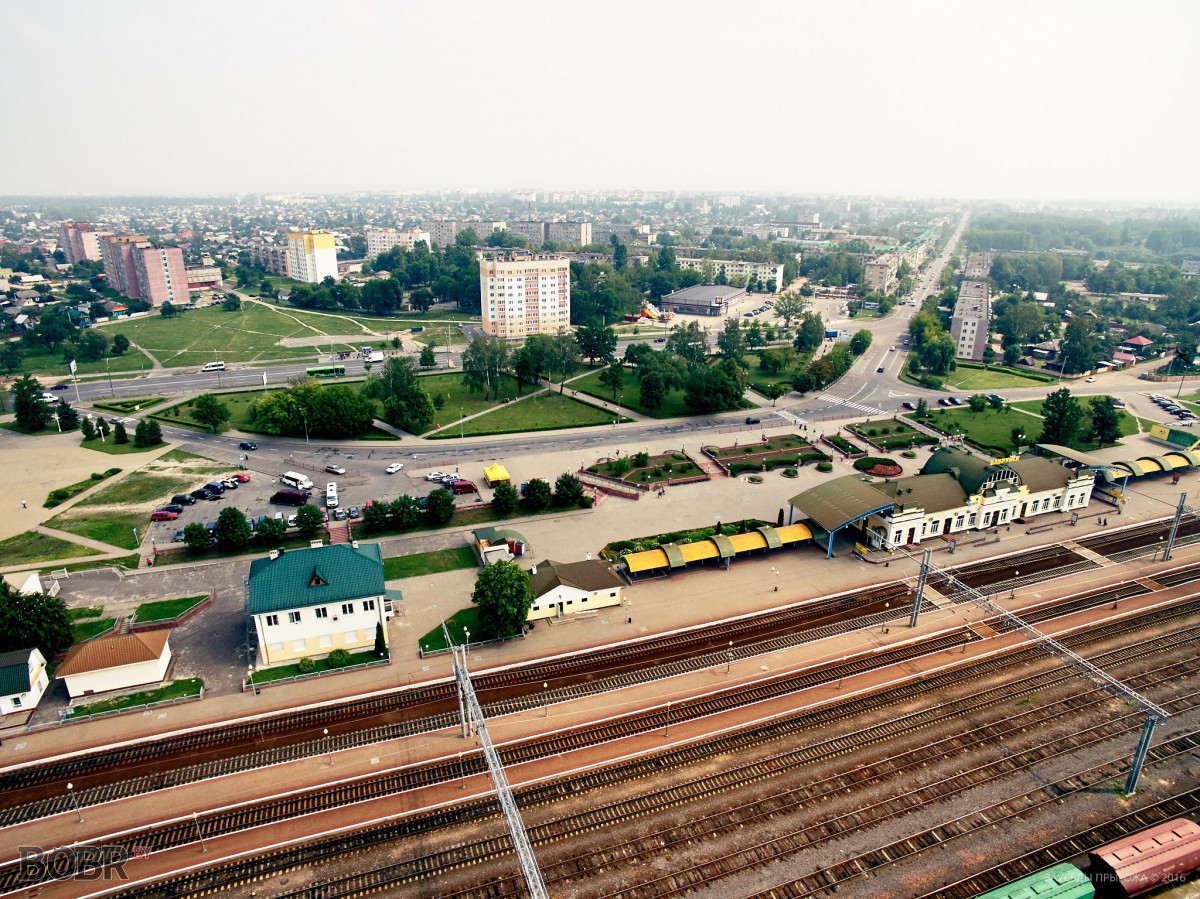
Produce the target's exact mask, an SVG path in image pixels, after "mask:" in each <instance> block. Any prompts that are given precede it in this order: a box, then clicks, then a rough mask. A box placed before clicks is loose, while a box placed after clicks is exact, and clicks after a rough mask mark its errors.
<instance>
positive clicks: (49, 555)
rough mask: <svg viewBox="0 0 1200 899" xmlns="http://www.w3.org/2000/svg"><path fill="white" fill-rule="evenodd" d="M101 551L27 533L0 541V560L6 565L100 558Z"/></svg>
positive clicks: (46, 536)
mask: <svg viewBox="0 0 1200 899" xmlns="http://www.w3.org/2000/svg"><path fill="white" fill-rule="evenodd" d="M98 555H100V551H99V550H95V549H91V548H89V547H87V546H80V545H79V544H78V543H71V542H69V541H67V540H60V539H59V538H58V537H50V536H48V535H46V534H39V533H38V532H37V531H25V532H24V533H23V534H17V535H16V536H15V537H9V538H8V539H7V540H0V559H3V560H4V564H5V565H25V564H29V565H31V566H32V565H33V564H34V563H36V562H53V561H54V560H55V559H73V558H75V557H76V556H98Z"/></svg>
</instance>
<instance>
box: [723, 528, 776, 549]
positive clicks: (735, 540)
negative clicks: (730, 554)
mask: <svg viewBox="0 0 1200 899" xmlns="http://www.w3.org/2000/svg"><path fill="white" fill-rule="evenodd" d="M729 542H730V543H732V544H733V551H734V552H737V553H745V552H749V551H750V550H752V549H766V548H767V538H766V537H764V536H763V535H762V534H760V533H759V532H758V531H749V532H747V533H745V534H731V535H730V536H729Z"/></svg>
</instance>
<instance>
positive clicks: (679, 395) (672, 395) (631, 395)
mask: <svg viewBox="0 0 1200 899" xmlns="http://www.w3.org/2000/svg"><path fill="white" fill-rule="evenodd" d="M601 371H603V369H602V368H598V369H596V370H595V371H592V372H589V373H588V374H586V375H584V376H583V377H582V378H577V379H576V380H574V381H568V382H567V389H568V390H578V391H579V392H580V393H586V394H587V395H588V396H594V397H596V398H598V399H602V400H604V401H605V402H606V403H611V402H612V401H613V392H612V388H611V387H605V386H604V385H603V384H601V383H600V372H601ZM617 396H618V397H619V401H618V402H619V405H621V406H624V407H625V408H626V409H632V410H633V411H634V412H640V413H641V414H642V415H649V416H650V417H652V418H677V417H679V416H681V415H697V414H699V413H696V412H693V411H692V410H691V409H689V408H688V407H687V405H686V404H685V403H684V401H683V391H682V390H671V391H669V392H668V393H667V396H666V398H665V400H664V401H663V405H662V408H661V409H658V410H656V411H654V412H651V411H650V410H649V409H647V408H646V407H645V406H643V405H642V398H641V388H639V387H638V382H637V378H636V376H635V375H634V371H633V369H631V368H627V369H626V370H625V383H624V385H623V386H622V388H621V389H620V390H619V391H617Z"/></svg>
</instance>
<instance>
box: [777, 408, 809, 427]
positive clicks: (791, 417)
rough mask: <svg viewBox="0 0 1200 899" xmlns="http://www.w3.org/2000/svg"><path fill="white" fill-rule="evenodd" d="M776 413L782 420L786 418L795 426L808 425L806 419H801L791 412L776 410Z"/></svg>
mask: <svg viewBox="0 0 1200 899" xmlns="http://www.w3.org/2000/svg"><path fill="white" fill-rule="evenodd" d="M775 413H776V414H777V415H778V416H779V417H780V418H786V419H787V420H788V421H790V422H792V423H793V424H798V425H802V424H807V421H806V419H803V418H801V417H800V416H799V415H797V414H796V413H795V412H789V411H788V410H787V409H776V410H775Z"/></svg>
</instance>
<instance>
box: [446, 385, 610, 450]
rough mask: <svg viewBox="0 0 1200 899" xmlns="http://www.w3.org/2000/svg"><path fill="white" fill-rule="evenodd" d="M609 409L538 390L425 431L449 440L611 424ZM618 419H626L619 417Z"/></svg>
mask: <svg viewBox="0 0 1200 899" xmlns="http://www.w3.org/2000/svg"><path fill="white" fill-rule="evenodd" d="M613 417H614V416H613V413H611V412H606V411H605V410H603V409H597V408H596V407H595V406H592V405H589V404H588V403H583V402H580V401H579V400H573V399H571V398H570V397H569V396H560V395H559V394H558V393H549V394H542V395H540V396H534V397H530V398H529V399H525V400H521V401H520V402H519V403H511V404H509V405H506V406H500V407H498V408H496V409H494V410H493V411H491V412H488V413H487V414H486V415H481V416H479V417H478V418H472V419H470V420H469V421H467V422H465V423H464V424H463V425H462V426H461V428H460V426H459V425H453V424H452V425H450V426H449V427H447V428H445V429H443V430H442V431H439V432H437V433H436V434H426V435H425V436H426V437H428V438H429V439H431V440H449V439H452V438H454V437H458V436H459V435H460V433H461V434H462V435H463V436H466V435H470V434H513V433H519V432H523V431H550V430H555V429H558V428H579V427H586V426H589V425H604V424H611V423H612V421H613ZM620 420H621V421H628V419H627V418H624V417H622V418H621V419H620Z"/></svg>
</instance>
